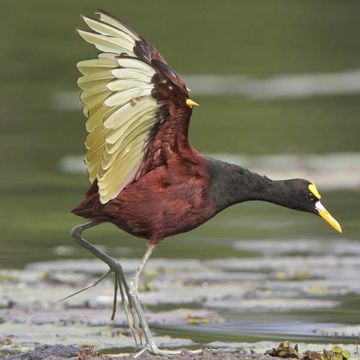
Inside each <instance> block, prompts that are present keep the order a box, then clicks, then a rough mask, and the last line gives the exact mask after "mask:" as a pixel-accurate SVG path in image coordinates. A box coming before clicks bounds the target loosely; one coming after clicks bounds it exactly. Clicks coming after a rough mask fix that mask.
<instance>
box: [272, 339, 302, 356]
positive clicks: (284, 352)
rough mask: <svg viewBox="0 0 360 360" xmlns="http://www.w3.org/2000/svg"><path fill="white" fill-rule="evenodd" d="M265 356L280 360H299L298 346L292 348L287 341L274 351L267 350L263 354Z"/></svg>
mask: <svg viewBox="0 0 360 360" xmlns="http://www.w3.org/2000/svg"><path fill="white" fill-rule="evenodd" d="M265 354H266V355H270V356H277V357H281V358H288V359H300V356H299V351H298V346H297V345H295V346H292V345H291V343H290V342H289V341H284V342H282V343H280V344H279V346H278V347H277V348H276V349H275V348H273V349H272V350H268V351H266V352H265Z"/></svg>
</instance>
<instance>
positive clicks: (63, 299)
mask: <svg viewBox="0 0 360 360" xmlns="http://www.w3.org/2000/svg"><path fill="white" fill-rule="evenodd" d="M110 273H112V270H109V271H107V272H106V273H105V274H103V275H101V277H100V278H99V279H97V280H96V281H95V282H93V283H92V284H89V285H86V286H85V287H83V288H82V289H80V290H78V291H76V292H74V293H73V294H70V295H68V296H66V297H64V298H62V299H60V300H57V301H56V302H55V304H57V303H59V302H62V301H65V300H67V299H70V298H71V297H73V296H75V295H77V294H80V293H82V292H83V291H85V290H88V289H91V288H92V287H94V286H96V285H97V284H99V283H100V282H101V281H102V280H104V279H105V278H106V277H107V276H108V275H109V274H110Z"/></svg>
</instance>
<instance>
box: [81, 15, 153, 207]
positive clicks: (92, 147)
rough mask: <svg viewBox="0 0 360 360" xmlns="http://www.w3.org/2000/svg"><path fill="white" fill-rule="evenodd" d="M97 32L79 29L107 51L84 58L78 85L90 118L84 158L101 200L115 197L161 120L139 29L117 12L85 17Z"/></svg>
mask: <svg viewBox="0 0 360 360" xmlns="http://www.w3.org/2000/svg"><path fill="white" fill-rule="evenodd" d="M83 19H84V21H85V23H86V24H87V25H88V26H89V28H90V29H91V30H92V31H93V32H89V31H83V30H78V31H79V34H80V36H81V37H82V38H83V39H84V40H85V41H86V42H88V43H90V44H93V45H95V47H96V48H97V49H99V50H100V51H102V53H101V54H100V55H99V57H98V58H97V59H92V60H85V61H80V62H79V63H78V64H77V67H78V69H79V71H80V72H81V74H82V75H83V76H81V77H80V78H79V80H78V85H79V87H80V88H81V89H82V91H83V92H82V94H81V100H82V101H83V103H84V111H83V112H84V114H85V116H86V117H87V118H88V120H87V122H86V129H87V131H88V132H89V134H88V136H87V138H86V143H85V144H86V148H87V153H86V155H85V163H86V165H87V168H88V172H89V180H90V181H91V182H93V181H95V180H97V182H98V186H99V193H100V201H101V203H103V204H105V203H106V202H108V201H109V200H111V199H113V198H115V197H116V196H117V195H118V194H119V192H120V191H122V189H123V188H124V187H125V186H126V185H127V184H128V183H129V182H131V181H132V180H133V179H134V178H135V177H136V174H137V172H138V170H139V168H140V166H141V164H142V161H143V158H144V152H145V150H146V147H147V144H148V141H149V134H150V132H151V129H152V127H153V126H154V124H155V123H156V122H157V121H158V118H157V116H156V112H157V110H158V108H159V105H158V104H157V101H156V100H155V99H154V98H153V97H152V96H151V93H152V90H153V88H154V84H153V83H152V78H153V76H154V74H155V70H154V69H153V68H152V66H151V65H149V64H147V63H145V62H144V61H142V60H141V59H138V58H136V55H135V54H134V51H133V49H134V46H135V42H136V41H137V40H139V37H138V35H137V34H135V33H133V32H132V31H131V30H129V29H128V28H127V27H126V26H125V25H123V24H121V23H120V22H119V21H118V20H116V19H114V18H113V17H111V16H109V15H107V14H104V13H100V21H98V20H94V19H90V18H87V17H83Z"/></svg>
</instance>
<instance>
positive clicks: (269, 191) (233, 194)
mask: <svg viewBox="0 0 360 360" xmlns="http://www.w3.org/2000/svg"><path fill="white" fill-rule="evenodd" d="M208 169H209V174H210V177H211V190H210V191H211V197H212V200H213V201H214V203H215V205H216V208H217V211H221V210H223V209H225V208H227V207H229V206H231V205H233V204H236V203H240V202H244V201H249V200H262V201H267V202H271V203H274V204H278V205H281V206H286V207H290V208H296V206H295V204H294V206H292V205H293V204H292V202H293V201H292V198H291V193H292V191H291V180H278V181H274V180H271V179H269V178H267V177H266V176H261V175H259V174H256V173H252V172H250V171H249V170H247V169H244V168H242V167H240V166H237V165H233V164H229V163H226V162H223V161H220V160H214V159H209V163H208Z"/></svg>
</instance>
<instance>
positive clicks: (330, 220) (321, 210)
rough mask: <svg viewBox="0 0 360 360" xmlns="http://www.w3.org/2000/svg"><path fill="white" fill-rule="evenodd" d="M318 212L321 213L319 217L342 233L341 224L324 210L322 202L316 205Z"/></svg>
mask: <svg viewBox="0 0 360 360" xmlns="http://www.w3.org/2000/svg"><path fill="white" fill-rule="evenodd" d="M315 208H316V210H317V211H318V212H319V215H320V216H321V217H322V218H323V219H324V220H325V221H326V222H327V223H328V224H329V225H331V226H332V227H333V228H334V229H335V230H336V231H338V232H339V233H342V229H341V226H340V224H339V223H338V222H337V221H336V220H335V219H334V218H333V217H332V216H331V214H330V213H329V212H328V211H327V210H326V209H325V208H324V206H323V205H322V204H321V202H320V201H318V202H317V203H316V204H315Z"/></svg>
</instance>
